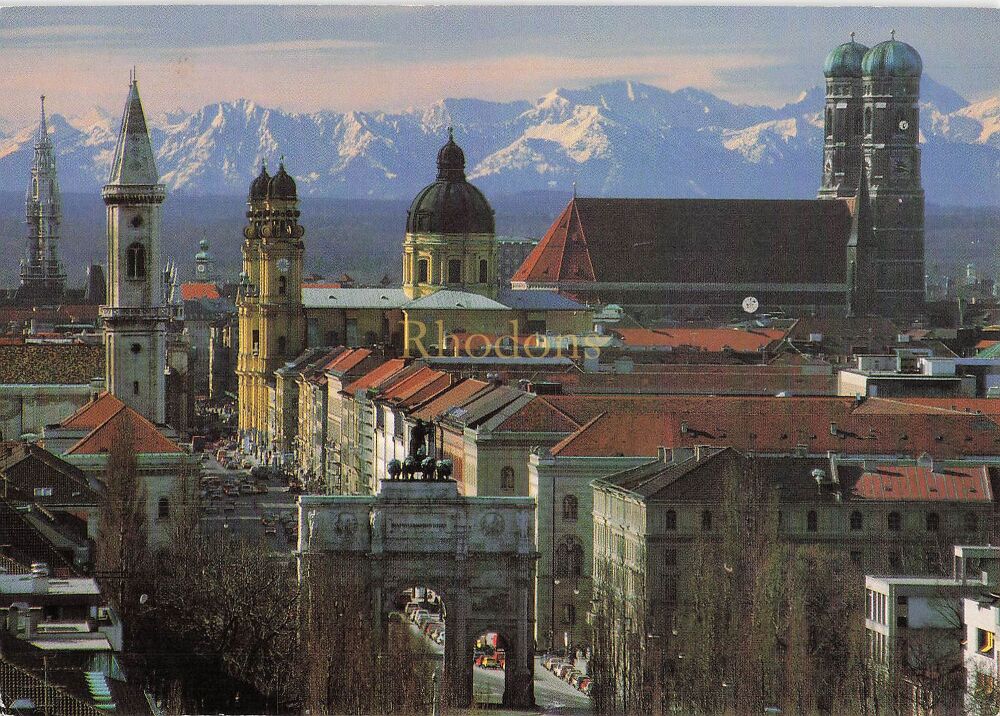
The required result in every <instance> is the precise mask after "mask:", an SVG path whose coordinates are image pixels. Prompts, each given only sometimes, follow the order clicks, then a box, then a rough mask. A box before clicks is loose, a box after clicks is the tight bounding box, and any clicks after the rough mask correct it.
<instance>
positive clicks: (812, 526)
mask: <svg viewBox="0 0 1000 716" xmlns="http://www.w3.org/2000/svg"><path fill="white" fill-rule="evenodd" d="M817 529H819V520H818V519H817V517H816V510H809V513H808V514H807V515H806V530H807V531H809V532H815V531H816V530H817Z"/></svg>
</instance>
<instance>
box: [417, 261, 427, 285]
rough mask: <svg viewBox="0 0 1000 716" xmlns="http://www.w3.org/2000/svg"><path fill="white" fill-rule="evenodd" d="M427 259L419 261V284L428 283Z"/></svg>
mask: <svg viewBox="0 0 1000 716" xmlns="http://www.w3.org/2000/svg"><path fill="white" fill-rule="evenodd" d="M427 266H428V263H427V259H420V260H419V261H417V283H427V273H428V268H427Z"/></svg>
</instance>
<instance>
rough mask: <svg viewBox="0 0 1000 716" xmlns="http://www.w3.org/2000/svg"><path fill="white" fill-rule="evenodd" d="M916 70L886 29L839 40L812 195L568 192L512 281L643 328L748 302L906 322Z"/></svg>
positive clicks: (916, 242)
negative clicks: (869, 42) (606, 308)
mask: <svg viewBox="0 0 1000 716" xmlns="http://www.w3.org/2000/svg"><path fill="white" fill-rule="evenodd" d="M922 70H923V63H922V62H921V59H920V55H919V54H918V53H917V51H916V50H915V49H914V48H913V47H911V46H910V45H908V44H906V43H905V42H901V41H899V40H897V39H896V37H895V31H894V32H893V33H892V35H891V37H890V39H888V40H886V41H884V42H880V43H878V44H876V45H875V46H873V47H871V48H868V47H867V46H865V45H863V44H861V43H859V42H856V41H855V39H854V36H853V34H852V36H851V39H850V41H849V42H846V43H844V44H841V45H838V46H837V47H835V48H834V49H833V50H831V51H830V53H829V54H828V55H827V57H826V60H825V62H824V63H823V74H824V75H825V78H826V101H825V106H824V112H823V127H824V133H823V134H824V146H823V166H822V173H821V180H820V189H819V194H818V199H816V200H812V201H808V200H807V201H802V200H743V199H740V200H729V199H605V198H583V197H581V198H577V197H574V198H573V199H572V200H571V201H570V203H569V205H568V206H567V207H566V209H565V210H564V212H563V213H562V215H560V216H559V217H558V218H557V219H556V221H555V222H554V223H553V224H552V226H551V227H550V228H549V230H548V232H547V233H546V234H545V236H544V238H543V239H542V241H541V242H540V243H539V245H538V246H537V247H535V249H534V251H532V253H531V254H530V255H529V256H528V258H527V259H526V260H525V262H524V264H523V265H522V266H521V268H520V269H519V270H518V271H517V272H515V274H514V276H513V280H512V284H513V287H514V288H518V289H541V290H548V291H557V292H559V293H561V294H563V295H568V296H571V297H574V298H576V299H577V300H581V301H585V302H587V303H589V304H591V305H595V304H596V305H607V304H612V303H613V304H619V305H622V306H624V307H626V309H627V310H629V311H630V312H631V314H632V315H634V316H635V317H637V318H645V319H647V320H656V319H659V318H664V317H669V318H687V319H705V318H720V317H722V318H732V317H734V316H736V315H740V314H741V309H740V305H741V303H742V302H743V300H744V299H745V298H747V297H750V296H752V297H754V298H755V299H756V303H757V304H758V305H759V306H760V310H761V311H764V312H776V311H784V312H786V313H787V314H788V315H791V316H801V315H827V316H844V315H853V316H863V315H869V314H878V315H881V316H885V317H888V318H896V319H903V320H906V319H910V318H913V317H916V316H919V315H920V314H921V313H922V312H923V308H924V192H923V188H922V187H921V184H920V144H919V132H920V130H919V106H918V100H919V96H920V75H921V72H922ZM651 255H652V256H656V257H658V260H656V261H650V260H649V256H651ZM753 303H754V302H751V304H753Z"/></svg>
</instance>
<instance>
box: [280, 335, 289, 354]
mask: <svg viewBox="0 0 1000 716" xmlns="http://www.w3.org/2000/svg"><path fill="white" fill-rule="evenodd" d="M287 347H288V342H287V340H286V339H285V337H284V336H278V355H279V356H283V355H285V350H286V349H287Z"/></svg>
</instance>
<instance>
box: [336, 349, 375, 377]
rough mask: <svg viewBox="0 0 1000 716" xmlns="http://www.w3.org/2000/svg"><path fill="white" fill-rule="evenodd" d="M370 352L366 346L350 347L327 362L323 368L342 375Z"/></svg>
mask: <svg viewBox="0 0 1000 716" xmlns="http://www.w3.org/2000/svg"><path fill="white" fill-rule="evenodd" d="M371 354H372V352H371V351H370V350H368V349H367V348H351V349H349V350H346V351H344V352H343V353H341V354H340V355H338V356H337V357H336V358H334V359H333V360H332V361H330V362H329V363H327V364H326V366H325V367H324V370H328V371H330V372H331V373H334V374H336V375H343V374H344V373H347V372H348V371H349V370H351V368H354V367H355V366H356V365H358V363H360V362H361V361H363V360H364V359H365V358H367V357H368V356H370V355H371Z"/></svg>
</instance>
